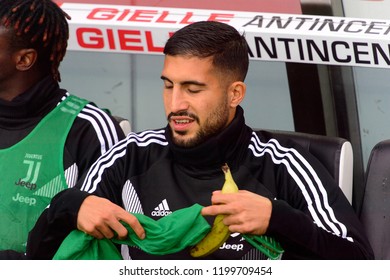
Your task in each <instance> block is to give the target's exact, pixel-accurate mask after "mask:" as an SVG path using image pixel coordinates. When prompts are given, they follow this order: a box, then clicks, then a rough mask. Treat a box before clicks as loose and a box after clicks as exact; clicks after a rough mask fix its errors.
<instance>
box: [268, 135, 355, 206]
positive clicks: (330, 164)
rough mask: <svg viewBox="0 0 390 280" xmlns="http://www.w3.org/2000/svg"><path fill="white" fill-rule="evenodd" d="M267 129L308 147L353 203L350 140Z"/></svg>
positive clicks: (276, 136)
mask: <svg viewBox="0 0 390 280" xmlns="http://www.w3.org/2000/svg"><path fill="white" fill-rule="evenodd" d="M267 131H269V132H270V133H271V134H272V135H273V136H274V137H275V138H278V137H285V138H286V137H287V138H289V139H292V140H294V141H295V142H297V143H298V144H300V145H301V146H303V147H304V148H306V149H307V150H308V151H309V152H310V153H311V154H312V155H314V156H315V157H316V158H317V159H318V160H319V161H320V162H321V163H322V164H323V165H324V166H325V167H326V169H327V170H328V171H329V172H330V174H331V175H332V176H333V178H334V179H335V180H336V182H338V184H339V186H340V188H341V190H342V191H343V193H344V195H345V196H346V198H347V199H348V201H349V203H351V205H352V188H353V187H352V185H353V150H352V145H351V143H350V142H349V141H348V140H346V139H343V138H340V137H330V136H324V135H315V134H310V133H301V132H293V131H281V130H267Z"/></svg>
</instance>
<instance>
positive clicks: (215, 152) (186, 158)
mask: <svg viewBox="0 0 390 280" xmlns="http://www.w3.org/2000/svg"><path fill="white" fill-rule="evenodd" d="M251 132H252V130H251V129H250V128H249V127H248V126H246V125H245V119H244V111H243V109H242V108H241V107H240V106H239V107H238V108H237V112H236V116H235V117H234V119H233V121H232V122H231V123H230V124H229V126H228V127H227V128H225V129H224V130H223V131H222V132H221V133H219V134H218V135H216V136H214V137H212V138H210V139H208V140H207V141H206V142H204V143H202V144H201V145H199V146H197V147H194V148H183V147H179V146H176V145H175V144H173V143H172V135H171V130H170V127H169V125H168V126H167V127H166V129H165V134H166V137H167V140H168V142H169V145H170V149H171V152H172V155H173V158H174V161H175V162H177V163H179V164H180V165H182V166H184V167H185V168H186V169H193V170H196V171H200V170H205V172H211V171H212V170H215V171H216V172H221V166H222V165H223V164H224V163H228V165H229V167H230V168H231V169H232V170H233V169H235V168H236V167H238V166H239V164H240V161H241V160H242V159H243V156H244V154H245V153H246V152H247V149H248V145H249V141H250V138H251ZM209 174H210V173H209Z"/></svg>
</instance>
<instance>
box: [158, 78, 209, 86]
mask: <svg viewBox="0 0 390 280" xmlns="http://www.w3.org/2000/svg"><path fill="white" fill-rule="evenodd" d="M161 80H164V81H168V82H170V83H171V84H173V82H172V81H171V80H170V79H168V78H167V77H165V76H161ZM180 85H195V86H202V87H204V86H206V84H205V83H201V82H198V81H192V80H190V81H184V82H181V83H180Z"/></svg>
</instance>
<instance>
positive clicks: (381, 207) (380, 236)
mask: <svg viewBox="0 0 390 280" xmlns="http://www.w3.org/2000/svg"><path fill="white" fill-rule="evenodd" d="M360 219H361V221H362V223H363V226H364V228H365V230H366V234H367V237H368V240H369V241H370V243H371V246H372V249H373V250H374V254H375V259H381V260H382V259H386V260H389V259H390V140H384V141H381V142H379V143H378V144H376V145H375V147H374V148H373V149H372V151H371V154H370V158H369V161H368V164H367V170H366V178H365V192H364V196H363V204H362V210H361V213H360Z"/></svg>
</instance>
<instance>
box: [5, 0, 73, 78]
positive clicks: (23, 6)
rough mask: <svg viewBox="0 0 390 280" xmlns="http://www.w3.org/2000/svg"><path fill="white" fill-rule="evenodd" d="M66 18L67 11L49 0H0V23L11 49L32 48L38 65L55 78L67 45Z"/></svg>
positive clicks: (57, 76)
mask: <svg viewBox="0 0 390 280" xmlns="http://www.w3.org/2000/svg"><path fill="white" fill-rule="evenodd" d="M67 19H70V17H69V15H67V14H66V13H65V12H64V11H63V10H62V9H61V8H60V7H59V6H58V5H57V4H56V3H54V2H53V1H51V0H0V26H3V27H5V28H6V29H7V30H8V31H9V32H10V47H11V50H18V49H22V48H33V49H35V50H36V51H37V53H38V61H37V63H38V65H39V67H41V68H40V69H41V70H42V71H47V72H48V73H51V75H52V76H53V78H54V79H55V80H57V81H61V77H60V73H59V71H58V68H59V66H60V63H61V61H62V59H63V58H64V56H65V53H66V48H67V46H68V38H69V26H68V22H67Z"/></svg>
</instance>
